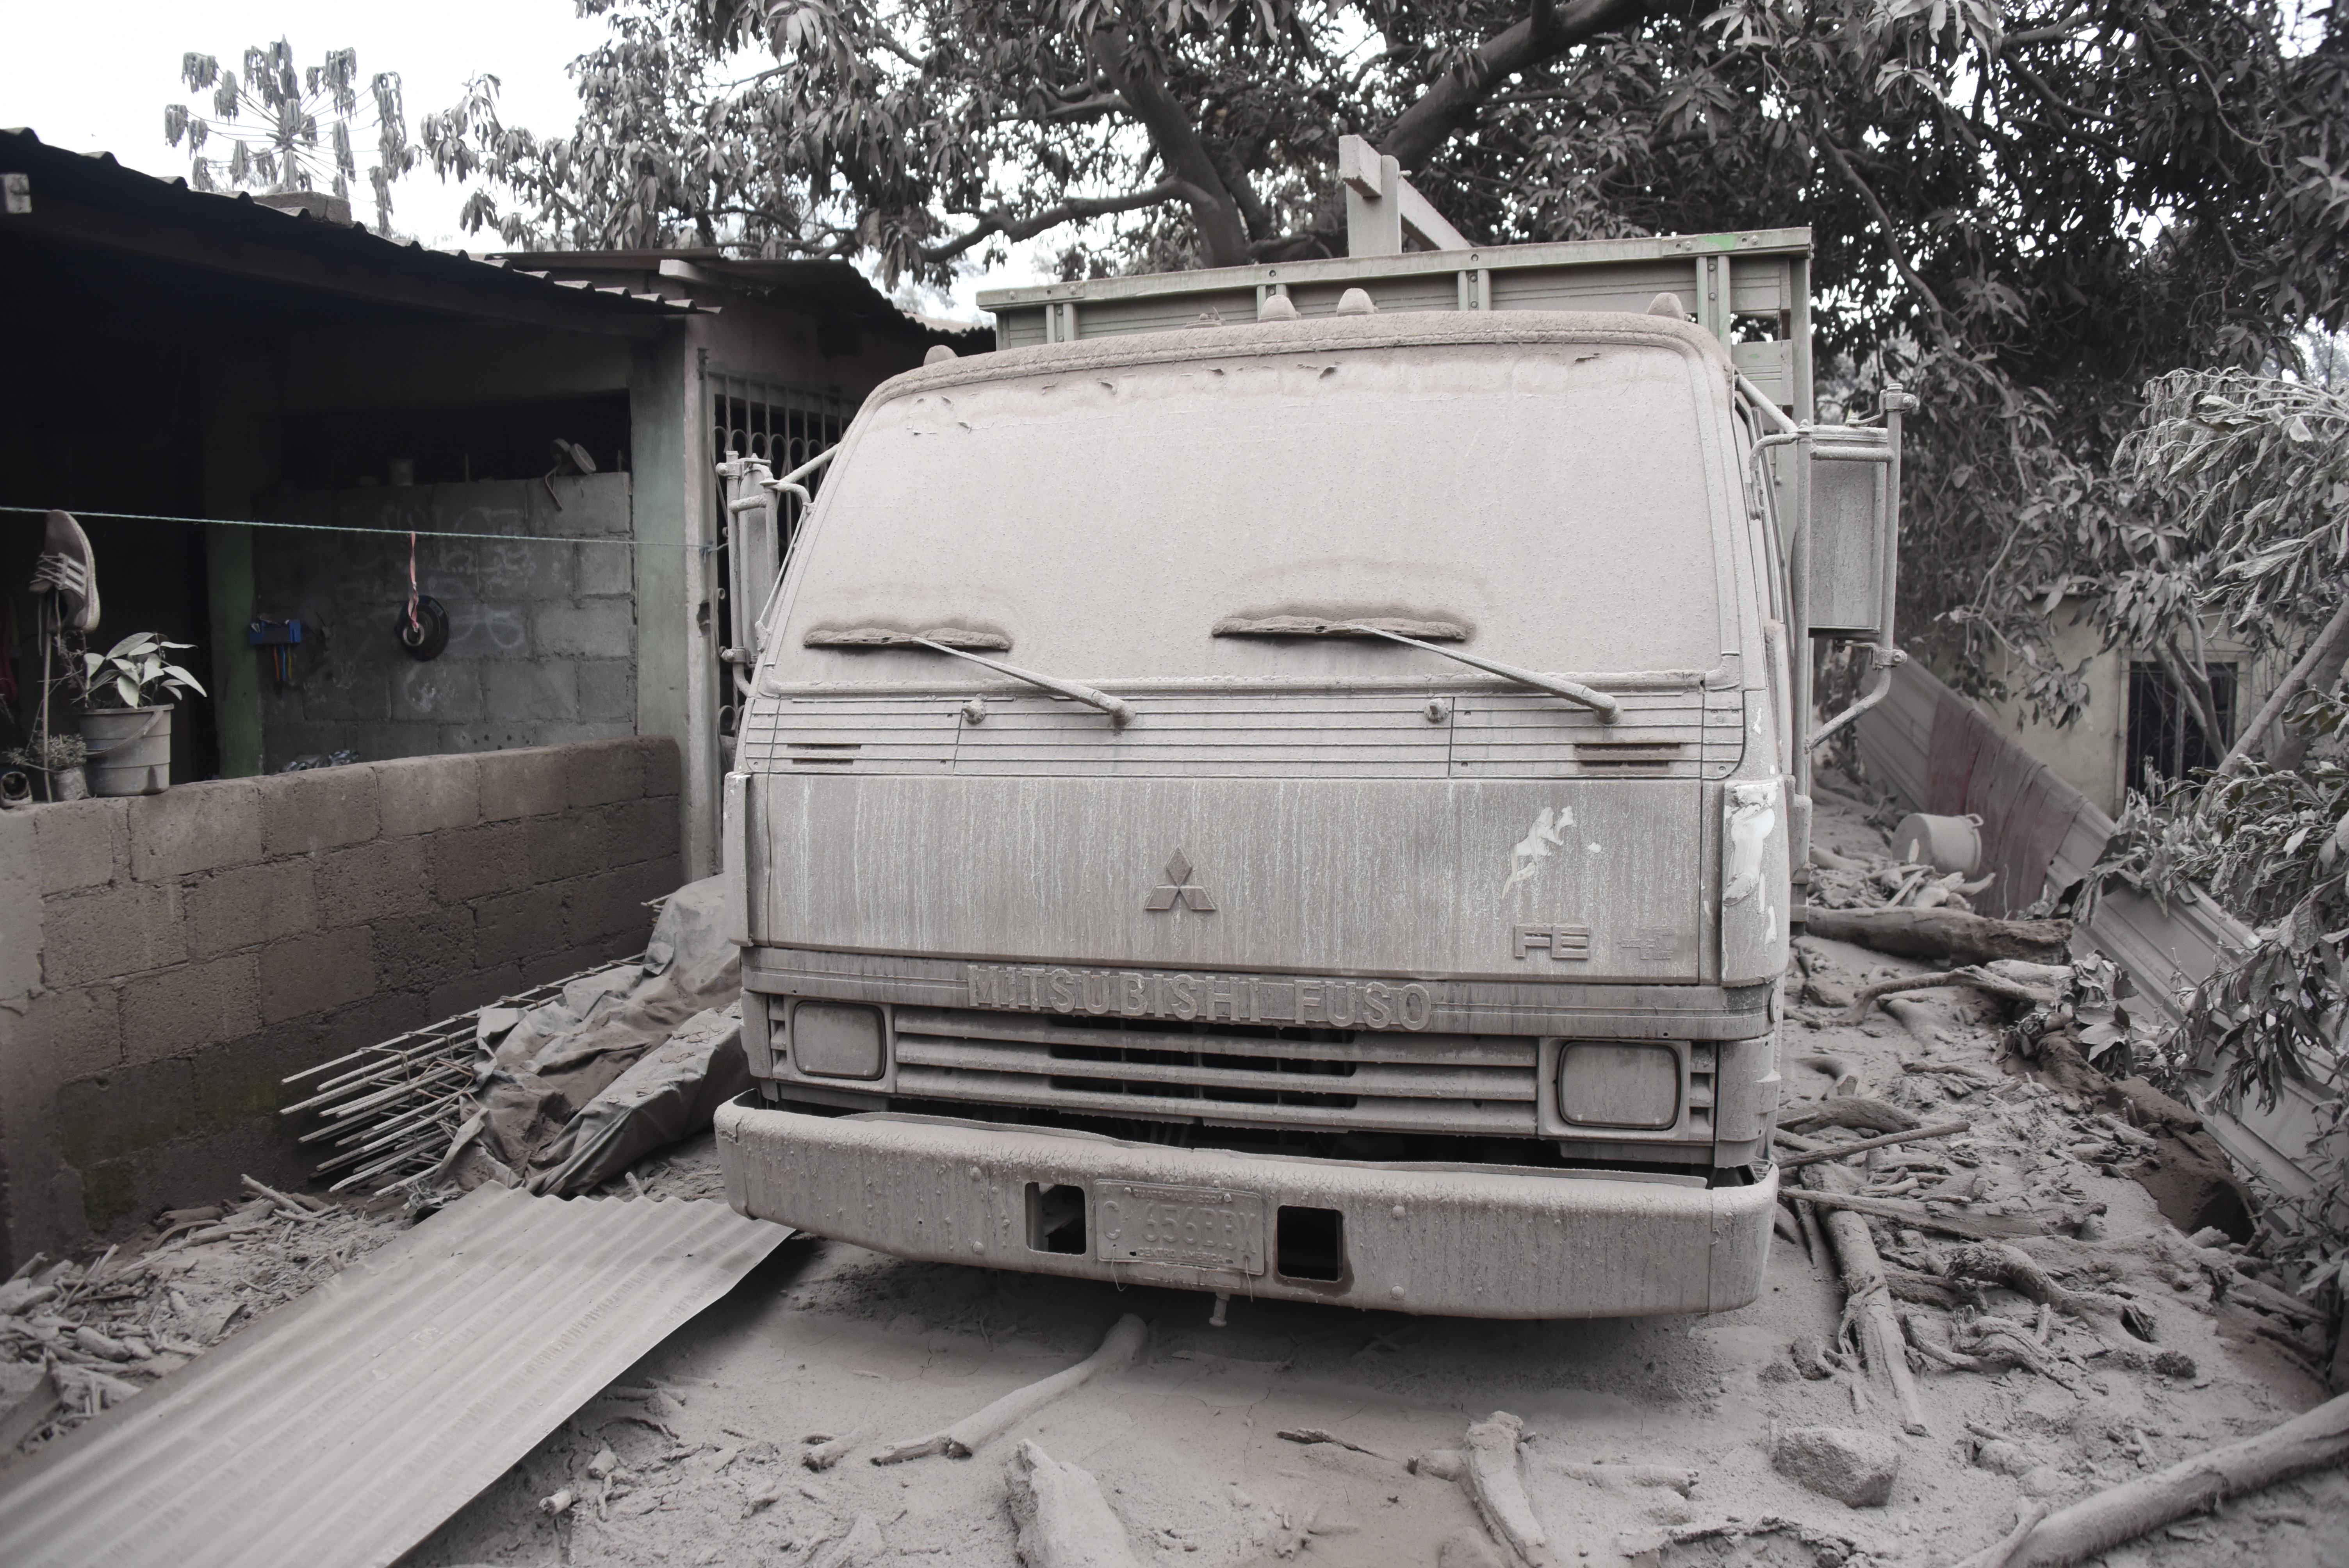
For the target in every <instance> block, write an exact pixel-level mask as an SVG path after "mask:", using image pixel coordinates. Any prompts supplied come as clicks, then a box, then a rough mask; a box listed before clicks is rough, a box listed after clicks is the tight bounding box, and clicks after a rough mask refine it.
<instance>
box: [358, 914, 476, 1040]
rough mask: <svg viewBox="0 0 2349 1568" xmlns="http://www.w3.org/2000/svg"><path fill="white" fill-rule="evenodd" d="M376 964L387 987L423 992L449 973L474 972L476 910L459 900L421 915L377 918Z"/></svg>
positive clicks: (383, 984) (393, 989)
mask: <svg viewBox="0 0 2349 1568" xmlns="http://www.w3.org/2000/svg"><path fill="white" fill-rule="evenodd" d="M375 968H376V977H377V980H378V984H379V985H382V987H383V988H384V989H385V990H387V991H401V990H405V991H413V992H416V993H417V994H418V995H422V994H423V993H425V992H427V991H429V989H430V988H431V987H432V986H433V985H437V984H438V983H439V982H440V980H441V979H442V978H444V977H445V976H447V975H463V974H469V973H471V970H472V968H473V912H472V911H471V909H470V908H468V907H466V906H465V905H463V904H459V905H458V906H457V907H456V908H454V909H442V910H435V911H434V912H433V913H430V914H429V915H426V916H423V917H421V918H419V919H410V920H384V921H378V922H377V923H376V926H375ZM429 1021H430V1020H429V1019H419V1020H418V1022H419V1023H427V1022H429ZM407 1027H409V1028H413V1027H415V1025H414V1024H410V1025H408V1026H407Z"/></svg>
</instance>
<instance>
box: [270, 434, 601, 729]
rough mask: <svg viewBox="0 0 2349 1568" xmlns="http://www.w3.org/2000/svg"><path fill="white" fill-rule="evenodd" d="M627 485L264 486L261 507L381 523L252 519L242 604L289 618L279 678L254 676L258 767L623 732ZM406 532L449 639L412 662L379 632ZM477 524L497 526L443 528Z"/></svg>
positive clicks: (397, 600)
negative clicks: (254, 527)
mask: <svg viewBox="0 0 2349 1568" xmlns="http://www.w3.org/2000/svg"><path fill="white" fill-rule="evenodd" d="M631 484H632V480H631V479H630V476H628V475H627V474H625V473H616V474H590V475H585V476H573V477H570V478H565V479H554V480H543V481H541V480H517V481H497V482H483V483H480V484H453V485H405V486H401V487H399V488H398V489H383V488H378V489H369V490H328V491H320V492H316V493H311V494H300V493H294V494H287V495H283V496H279V497H275V498H273V500H272V502H271V505H270V508H269V516H270V518H271V519H272V521H286V522H300V523H316V524H326V525H331V526H336V527H343V528H367V529H388V530H392V531H393V532H390V533H326V532H303V531H290V530H289V531H275V530H264V531H258V536H257V537H256V538H255V539H254V607H253V613H254V614H263V615H268V616H270V617H273V618H274V619H276V620H281V621H282V620H288V619H298V620H301V621H302V622H304V623H305V644H304V645H303V646H302V647H301V648H299V649H297V650H296V651H295V655H294V668H295V679H294V680H293V681H292V682H291V683H289V684H287V685H285V686H282V687H281V686H278V685H277V683H276V681H275V680H274V677H273V676H270V675H269V674H267V673H265V672H264V675H263V676H262V681H261V709H262V769H263V770H264V772H267V771H274V769H279V768H282V767H284V766H285V763H286V762H287V761H288V760H289V759H290V758H295V757H299V756H304V755H309V754H316V753H326V752H334V751H338V750H344V749H348V750H352V751H356V752H357V753H358V755H359V758H360V760H362V761H368V762H372V761H378V760H381V759H382V758H391V757H419V756H423V755H426V754H427V753H431V752H445V751H487V750H492V749H497V748H511V747H520V746H545V745H553V744H559V743H562V742H565V741H574V740H595V739H604V738H609V737H614V736H621V735H632V734H635V733H636V729H637V723H636V562H635V554H636V552H635V550H634V549H633V548H632V543H631V542H632V541H633V538H634V514H633V500H632V490H631ZM409 529H414V530H416V531H417V537H416V544H415V554H416V579H417V587H418V589H419V591H420V592H421V593H426V594H429V596H431V597H432V598H434V599H437V600H439V601H440V604H441V606H442V607H443V608H444V609H446V610H447V611H448V613H449V646H448V647H447V649H446V650H445V651H443V652H442V653H441V655H440V656H439V657H438V658H435V659H430V660H427V661H423V662H419V661H418V660H416V659H413V658H410V657H409V655H408V654H407V653H406V652H405V651H404V650H403V649H402V648H401V647H400V646H399V645H398V640H397V637H398V625H399V620H400V616H401V614H402V612H403V610H404V609H405V607H406V604H407V600H408V573H409V541H408V539H407V537H406V536H405V532H404V531H406V530H409ZM481 534H492V535H499V536H501V537H496V538H466V537H447V536H449V535H481ZM233 656H238V657H249V658H258V657H260V655H258V654H257V653H254V652H253V651H252V650H250V649H247V650H245V651H243V653H241V654H235V655H233Z"/></svg>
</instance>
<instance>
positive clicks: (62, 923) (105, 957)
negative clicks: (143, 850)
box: [41, 797, 188, 988]
mask: <svg viewBox="0 0 2349 1568" xmlns="http://www.w3.org/2000/svg"><path fill="white" fill-rule="evenodd" d="M144 798H146V799H156V798H157V797H144ZM187 956H188V932H187V927H186V925H185V924H184V923H182V922H181V918H180V890H179V888H178V887H177V886H176V885H172V884H169V883H167V884H164V885H162V886H157V885H155V884H154V883H151V882H114V883H111V884H109V885H108V886H106V887H102V888H95V889H92V890H91V891H89V892H78V893H67V894H66V895H64V896H63V897H60V898H53V899H50V900H48V901H47V903H45V904H44V905H43V906H42V911H41V983H42V984H43V985H50V986H57V987H60V988H62V987H65V986H69V985H88V984H90V983H91V982H92V981H98V980H114V979H119V977H121V976H122V975H135V974H138V973H139V972H140V971H141V970H147V969H160V968H162V967H164V966H165V965H171V964H178V963H180V962H181V961H182V960H184V959H185V958H186V957H187Z"/></svg>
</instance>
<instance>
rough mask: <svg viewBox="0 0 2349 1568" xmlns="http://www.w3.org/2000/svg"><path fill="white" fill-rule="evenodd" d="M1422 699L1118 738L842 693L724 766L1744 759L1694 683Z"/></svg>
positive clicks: (792, 704) (1373, 765) (913, 768)
mask: <svg viewBox="0 0 2349 1568" xmlns="http://www.w3.org/2000/svg"><path fill="white" fill-rule="evenodd" d="M1425 696H1426V694H1425V693H1411V694H1384V695H1359V694H1326V693H1325V694H1309V693H1299V694H1291V695H1286V696H1281V695H1271V694H1261V693H1258V694H1250V695H1247V696H1212V695H1202V694H1197V693H1164V694H1155V695H1144V694H1137V695H1136V696H1134V698H1133V701H1134V704H1135V706H1136V707H1139V708H1141V709H1142V710H1143V717H1142V718H1140V719H1138V720H1137V721H1136V722H1135V723H1133V725H1131V726H1129V727H1126V728H1123V729H1117V728H1113V727H1111V726H1109V725H1106V724H1103V723H1102V719H1101V716H1100V715H1099V714H1096V713H1094V712H1093V711H1092V709H1090V708H1085V707H1078V706H1077V705H1076V704H1073V703H1068V702H1055V701H1052V700H1050V699H1049V698H1045V697H1040V696H1003V695H1001V694H999V693H996V694H991V695H990V696H988V718H987V721H986V722H985V723H984V724H979V725H967V724H965V723H964V722H963V719H962V699H960V698H958V697H945V696H895V695H879V694H851V693H843V694H840V695H837V696H833V695H825V696H803V695H794V696H771V695H761V696H759V697H757V698H756V699H754V700H753V701H752V702H751V703H750V708H749V711H748V712H747V713H746V714H745V715H744V717H743V722H742V732H741V737H740V742H739V744H738V746H737V748H736V758H737V766H739V767H740V768H742V769H747V770H749V771H751V772H764V773H782V774H790V773H802V774H805V773H819V772H821V773H892V774H904V773H952V774H957V775H961V776H964V777H978V778H986V777H1006V776H1020V775H1079V776H1099V777H1135V778H1166V777H1193V778H1268V777H1293V778H1332V779H1340V778H1354V779H1699V778H1702V779H1723V778H1726V777H1728V775H1729V774H1730V773H1731V772H1733V770H1734V769H1736V767H1737V764H1738V761H1739V759H1740V758H1741V757H1742V756H1743V755H1744V740H1745V731H1744V693H1743V692H1740V691H1738V690H1736V689H1735V688H1729V689H1726V690H1719V691H1715V690H1710V689H1706V688H1703V687H1702V686H1693V685H1692V686H1685V687H1682V688H1680V689H1673V690H1659V691H1646V690H1641V691H1625V692H1621V693H1619V694H1618V700H1619V702H1620V703H1621V704H1622V717H1621V719H1620V721H1619V722H1618V723H1616V724H1612V725H1604V724H1601V723H1600V722H1599V718H1598V717H1597V716H1596V715H1593V714H1588V713H1584V712H1582V711H1580V710H1578V709H1576V708H1571V707H1567V706H1566V705H1565V704H1562V703H1560V702H1558V701H1557V699H1556V698H1555V697H1547V696H1540V695H1539V694H1537V693H1531V692H1513V691H1505V692H1475V693H1468V694H1465V695H1463V696H1459V697H1458V698H1456V699H1455V701H1454V707H1453V710H1452V713H1451V715H1450V717H1449V718H1448V720H1447V721H1446V722H1444V723H1442V724H1431V723H1429V722H1428V719H1427V716H1426V712H1425V706H1424V704H1425Z"/></svg>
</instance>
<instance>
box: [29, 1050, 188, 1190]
mask: <svg viewBox="0 0 2349 1568" xmlns="http://www.w3.org/2000/svg"><path fill="white" fill-rule="evenodd" d="M194 1090H195V1071H194V1068H193V1067H192V1065H191V1063H190V1062H189V1060H188V1058H187V1057H165V1058H164V1059H163V1060H161V1061H155V1062H145V1063H141V1064H140V1065H138V1066H135V1067H128V1068H122V1069H121V1070H120V1071H119V1072H110V1073H107V1074H105V1075H103V1076H101V1077H98V1078H77V1079H75V1080H73V1081H72V1082H70V1083H67V1084H66V1085H64V1086H63V1087H62V1088H59V1089H58V1090H57V1148H58V1151H59V1152H60V1153H62V1154H63V1155H64V1156H65V1158H66V1162H67V1164H69V1165H74V1166H78V1167H80V1168H82V1169H84V1170H87V1169H88V1168H89V1167H90V1166H92V1165H95V1164H97V1163H98V1161H101V1160H111V1159H114V1158H116V1157H117V1156H119V1155H124V1154H129V1153H133V1152H135V1151H137V1150H141V1149H149V1148H152V1147H153V1146H154V1145H156V1144H158V1143H161V1142H164V1141H165V1140H169V1139H172V1138H177V1137H179V1136H180V1135H181V1133H183V1132H185V1131H187V1130H189V1128H190V1127H191V1125H193V1122H194V1117H195V1111H194V1103H195V1093H194Z"/></svg>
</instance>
